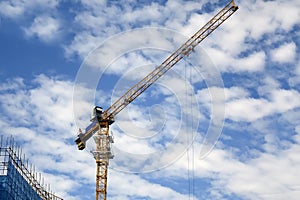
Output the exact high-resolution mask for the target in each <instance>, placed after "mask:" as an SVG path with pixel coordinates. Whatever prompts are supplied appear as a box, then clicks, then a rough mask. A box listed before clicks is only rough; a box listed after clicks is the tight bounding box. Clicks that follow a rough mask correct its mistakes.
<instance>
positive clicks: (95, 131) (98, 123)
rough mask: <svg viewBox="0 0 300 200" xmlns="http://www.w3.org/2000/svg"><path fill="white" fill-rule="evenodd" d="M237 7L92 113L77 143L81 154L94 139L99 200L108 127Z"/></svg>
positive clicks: (108, 155)
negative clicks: (120, 94) (109, 104)
mask: <svg viewBox="0 0 300 200" xmlns="http://www.w3.org/2000/svg"><path fill="white" fill-rule="evenodd" d="M237 9H238V6H237V5H236V4H235V3H234V0H231V1H230V2H229V3H227V4H226V6H224V8H223V9H221V10H220V11H219V12H218V13H217V14H216V15H215V16H214V17H213V18H211V19H210V20H209V21H208V22H207V23H206V24H205V25H204V26H203V27H202V28H201V29H199V30H198V31H197V32H196V33H195V34H194V35H193V36H192V37H190V38H189V39H188V40H187V41H186V42H185V43H184V44H182V45H181V46H180V47H179V48H178V49H177V50H176V51H174V52H173V53H172V54H171V55H170V56H169V57H168V58H167V59H166V60H165V61H164V62H162V63H161V64H160V65H159V66H157V67H156V68H155V69H154V70H153V71H152V72H150V73H149V74H148V75H147V76H146V77H144V78H143V79H142V80H140V81H139V82H138V83H136V84H135V85H134V86H132V87H131V88H130V89H129V90H128V91H127V92H126V93H125V94H124V95H123V96H121V97H120V98H119V99H117V100H116V101H115V102H114V103H113V104H112V105H111V106H110V107H109V108H107V109H106V110H104V111H103V109H102V108H101V107H99V106H96V107H95V108H94V109H93V114H92V118H91V120H90V121H91V124H90V125H89V126H88V127H87V128H86V129H85V132H83V131H82V130H81V129H79V134H78V137H77V138H76V140H75V142H76V144H77V145H78V149H79V150H83V149H84V148H85V145H86V142H87V140H89V139H90V138H91V137H92V136H94V137H93V138H94V140H95V143H96V149H95V151H93V152H92V153H93V156H94V158H95V160H96V165H97V169H96V200H106V189H107V170H108V165H109V159H112V158H113V157H114V156H113V154H112V152H111V143H113V137H112V136H111V135H110V134H109V127H110V125H111V124H113V123H114V118H115V116H116V115H117V114H118V113H119V112H120V111H122V110H123V109H124V108H125V107H126V106H127V105H128V104H130V103H131V102H132V101H133V100H134V99H136V98H137V97H138V96H139V95H140V94H142V93H143V92H144V91H145V90H146V89H147V88H148V87H150V86H151V85H152V84H153V83H154V82H155V81H157V80H158V79H159V78H160V77H161V76H162V75H164V74H165V73H166V72H167V71H168V70H169V69H171V68H172V67H173V66H174V65H175V64H176V63H178V62H179V61H180V60H181V59H182V58H184V57H186V56H188V55H189V54H190V53H191V52H192V51H193V49H194V48H195V47H196V46H197V45H198V44H199V43H200V42H202V41H203V40H204V39H205V38H206V37H207V36H208V35H209V34H210V33H212V32H213V31H214V30H215V29H217V28H218V27H219V26H220V25H221V24H222V23H223V22H224V21H225V20H226V19H228V18H229V17H230V16H231V15H232V14H233V13H234V12H235V11H236V10H237Z"/></svg>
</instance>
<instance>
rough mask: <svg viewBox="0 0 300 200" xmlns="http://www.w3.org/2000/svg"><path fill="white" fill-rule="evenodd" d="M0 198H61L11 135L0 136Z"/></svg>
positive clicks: (59, 199)
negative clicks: (46, 182)
mask: <svg viewBox="0 0 300 200" xmlns="http://www.w3.org/2000/svg"><path fill="white" fill-rule="evenodd" d="M0 199H5V200H20V199H22V200H63V199H62V198H60V197H58V196H56V195H55V194H54V193H53V192H52V191H51V188H50V185H49V184H45V183H44V178H43V177H42V175H41V173H38V172H36V170H35V167H34V166H33V165H32V164H29V161H28V159H26V158H25V155H24V154H22V150H21V148H20V147H19V146H18V145H16V143H15V141H14V139H13V138H12V137H10V138H7V139H5V140H3V137H2V136H1V138H0Z"/></svg>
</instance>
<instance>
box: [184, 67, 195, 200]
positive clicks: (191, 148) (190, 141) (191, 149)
mask: <svg viewBox="0 0 300 200" xmlns="http://www.w3.org/2000/svg"><path fill="white" fill-rule="evenodd" d="M184 76H185V102H186V105H185V106H186V107H185V108H186V111H188V106H190V113H189V116H188V115H186V116H187V118H186V125H188V124H190V123H188V120H189V118H190V119H191V127H190V129H189V128H188V126H186V130H187V131H186V134H187V140H188V145H190V144H191V145H190V146H188V148H187V174H188V188H189V200H190V199H191V197H192V199H194V188H195V185H194V175H195V174H194V171H195V170H194V167H195V165H194V144H193V138H191V137H190V134H191V133H189V131H188V130H192V131H193V106H192V94H190V99H188V96H189V94H188V84H187V81H189V83H190V82H191V79H192V68H191V67H189V74H187V61H185V66H184ZM192 135H193V134H192ZM190 152H191V158H190ZM190 164H191V165H192V169H190ZM191 172H192V174H191Z"/></svg>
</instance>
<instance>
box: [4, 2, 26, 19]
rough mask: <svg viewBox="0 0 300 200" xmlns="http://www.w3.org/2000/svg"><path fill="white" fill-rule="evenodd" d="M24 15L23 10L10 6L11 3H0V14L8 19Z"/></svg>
mask: <svg viewBox="0 0 300 200" xmlns="http://www.w3.org/2000/svg"><path fill="white" fill-rule="evenodd" d="M23 13H24V8H23V7H21V6H17V5H14V4H12V2H8V1H2V2H0V14H2V15H4V16H6V17H9V18H15V17H18V16H20V15H22V14H23Z"/></svg>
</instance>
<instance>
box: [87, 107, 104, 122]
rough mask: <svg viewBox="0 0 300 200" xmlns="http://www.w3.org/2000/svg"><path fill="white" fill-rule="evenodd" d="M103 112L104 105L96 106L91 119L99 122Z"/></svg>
mask: <svg viewBox="0 0 300 200" xmlns="http://www.w3.org/2000/svg"><path fill="white" fill-rule="evenodd" d="M102 113H103V110H102V107H100V106H95V108H94V109H93V112H92V116H91V120H90V121H91V122H99V121H100V120H101V117H102Z"/></svg>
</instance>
